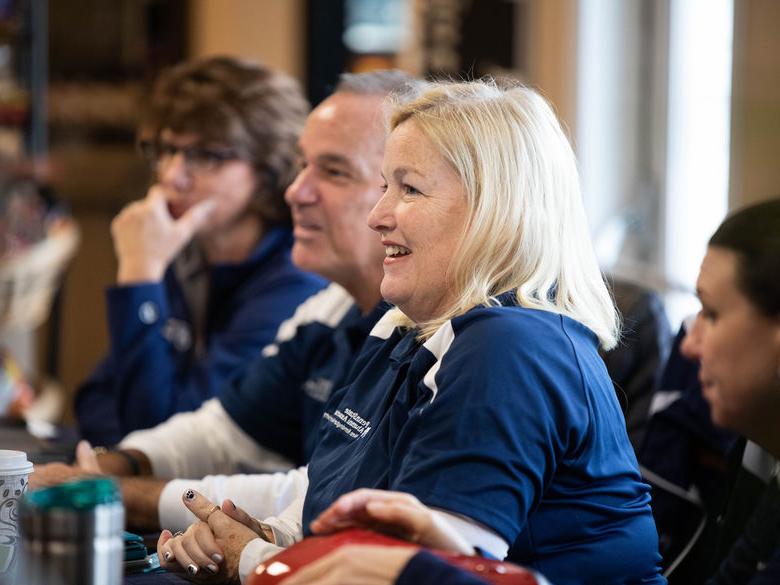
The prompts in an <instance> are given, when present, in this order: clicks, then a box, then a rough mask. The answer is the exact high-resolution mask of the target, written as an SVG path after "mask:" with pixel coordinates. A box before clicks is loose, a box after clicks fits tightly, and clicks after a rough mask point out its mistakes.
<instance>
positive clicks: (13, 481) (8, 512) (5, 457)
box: [0, 449, 33, 577]
mask: <svg viewBox="0 0 780 585" xmlns="http://www.w3.org/2000/svg"><path fill="white" fill-rule="evenodd" d="M32 470H33V464H32V463H30V462H29V461H28V460H27V455H26V454H25V453H23V452H22V451H8V450H6V449H0V577H1V576H3V575H4V574H6V573H7V572H9V571H11V570H13V566H14V564H15V560H16V557H17V556H18V554H19V548H20V546H19V545H20V538H19V502H20V501H21V499H22V496H23V495H24V492H26V491H27V480H28V477H29V476H30V473H32Z"/></svg>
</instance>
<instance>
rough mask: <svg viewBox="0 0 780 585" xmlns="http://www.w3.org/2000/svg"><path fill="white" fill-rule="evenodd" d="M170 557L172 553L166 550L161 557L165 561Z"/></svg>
mask: <svg viewBox="0 0 780 585" xmlns="http://www.w3.org/2000/svg"><path fill="white" fill-rule="evenodd" d="M172 557H173V555H172V554H171V553H170V552H166V553H165V554H164V555H163V558H164V559H165V560H166V561H170V560H171V558H172Z"/></svg>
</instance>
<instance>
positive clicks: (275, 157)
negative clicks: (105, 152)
mask: <svg viewBox="0 0 780 585" xmlns="http://www.w3.org/2000/svg"><path fill="white" fill-rule="evenodd" d="M308 112H309V104H308V102H307V101H306V98H305V97H304V96H303V93H302V92H301V88H300V86H299V84H298V82H297V81H295V80H294V79H292V78H291V77H289V76H287V75H285V74H283V73H280V72H278V71H273V70H271V69H269V68H267V67H265V66H263V65H258V64H255V63H251V62H247V61H242V60H239V59H235V58H233V57H208V58H204V59H198V60H194V61H188V62H185V63H182V64H179V65H176V66H174V67H171V68H169V69H166V70H165V71H163V72H162V73H161V74H160V76H159V77H158V78H157V80H156V82H155V84H154V87H153V89H152V93H151V99H150V100H149V103H148V105H147V107H146V109H145V111H144V112H143V115H142V120H141V124H140V127H139V131H138V140H139V142H142V141H152V142H156V141H157V140H158V139H159V136H160V133H161V132H162V131H163V130H165V129H169V130H171V131H173V132H176V133H192V134H197V135H198V136H199V137H200V138H201V139H202V140H204V141H205V142H212V143H218V144H224V145H226V146H229V147H230V148H232V149H234V150H235V151H236V152H237V153H238V156H239V157H240V158H241V159H242V160H244V161H246V162H247V163H249V164H250V165H252V167H253V168H254V171H255V174H256V177H257V185H258V186H257V190H256V192H255V195H254V199H253V204H252V208H253V210H254V211H255V212H257V213H258V214H259V215H260V217H261V218H262V220H263V221H264V223H266V224H267V225H273V224H277V225H278V224H281V225H289V224H290V211H289V208H288V207H287V205H286V204H285V202H284V192H285V190H286V189H287V187H288V186H289V185H290V183H292V181H293V180H294V179H295V175H296V172H297V160H298V138H299V136H300V134H301V131H302V130H303V124H304V122H305V120H306V116H307V115H308Z"/></svg>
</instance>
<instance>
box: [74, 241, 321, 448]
mask: <svg viewBox="0 0 780 585" xmlns="http://www.w3.org/2000/svg"><path fill="white" fill-rule="evenodd" d="M292 242H293V238H292V234H291V233H290V230H289V229H286V228H275V229H272V230H269V231H268V232H267V233H266V234H265V235H264V236H263V238H262V240H261V241H260V242H259V243H258V244H257V246H256V247H255V249H254V250H253V251H252V253H251V254H250V256H249V257H248V258H247V259H246V260H244V261H242V262H235V263H233V262H229V263H220V264H215V265H211V266H209V267H208V271H209V273H208V285H209V291H208V295H207V307H206V311H205V313H206V314H205V316H204V317H205V319H204V322H203V324H202V328H203V339H204V346H203V347H202V348H196V346H195V343H194V340H195V338H196V334H195V321H194V316H193V314H192V311H191V310H190V307H189V306H188V302H187V299H186V295H185V293H184V287H185V286H186V283H183V282H180V280H179V276H178V275H177V274H176V271H175V270H174V268H173V267H172V266H171V267H169V268H168V270H167V271H166V273H165V276H164V279H163V280H162V281H161V282H156V283H138V284H132V285H122V286H113V287H110V288H109V289H108V290H107V294H106V302H107V308H108V325H109V335H110V339H111V347H110V351H109V352H108V356H107V357H106V358H105V359H104V360H103V361H102V362H101V363H100V364H99V365H98V366H97V368H96V369H95V370H94V371H93V372H92V374H90V376H89V378H88V379H87V380H85V381H84V383H83V384H81V386H80V388H79V390H78V393H77V398H76V403H75V410H76V416H77V419H78V423H79V430H80V432H81V434H82V436H83V437H84V438H85V439H88V440H89V441H91V442H93V443H94V444H99V445H113V444H115V443H117V442H118V441H119V440H120V439H121V438H122V437H124V436H125V435H126V434H127V433H129V432H131V431H134V430H138V429H144V428H149V427H153V426H155V425H157V424H159V423H161V422H163V421H165V420H166V419H168V418H169V417H171V416H172V415H174V414H176V413H177V412H185V411H189V410H194V409H196V408H198V407H199V406H200V405H201V403H203V402H204V401H205V400H208V399H209V398H212V397H214V396H218V395H219V394H220V393H221V392H222V388H223V386H224V384H225V383H226V381H227V380H228V379H230V378H231V377H232V376H235V375H237V374H238V373H239V372H240V371H241V370H242V369H243V368H244V367H246V365H247V364H248V363H250V361H251V360H252V359H253V358H254V357H255V356H257V354H258V353H259V352H260V350H261V349H262V348H263V347H264V346H266V345H267V344H269V343H271V342H272V341H273V339H274V336H275V335H276V331H277V330H278V329H279V324H280V323H282V321H283V320H284V319H287V318H289V317H290V315H292V314H293V312H294V311H295V309H296V307H298V306H299V305H300V304H301V303H303V302H304V301H305V300H306V299H307V298H308V297H310V296H311V295H313V294H314V293H316V292H317V291H318V290H321V289H322V288H323V287H324V286H325V285H326V282H325V281H324V280H323V279H322V278H321V277H319V276H317V275H314V274H310V273H306V272H303V271H302V270H300V269H299V268H297V267H296V266H295V265H294V264H293V263H292V260H291V257H290V247H291V246H292Z"/></svg>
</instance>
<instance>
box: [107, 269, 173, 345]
mask: <svg viewBox="0 0 780 585" xmlns="http://www.w3.org/2000/svg"><path fill="white" fill-rule="evenodd" d="M106 306H107V309H108V328H109V335H110V336H111V348H112V350H113V351H122V350H123V349H124V348H128V347H130V346H131V345H133V343H134V342H135V340H137V338H138V335H140V334H141V333H142V332H143V331H144V330H145V329H148V328H155V329H157V328H159V327H160V326H161V325H162V324H163V323H165V321H166V320H167V319H168V315H169V308H168V300H167V298H166V296H165V287H164V285H163V284H162V283H147V284H134V285H128V286H112V287H109V288H108V290H107V291H106Z"/></svg>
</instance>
